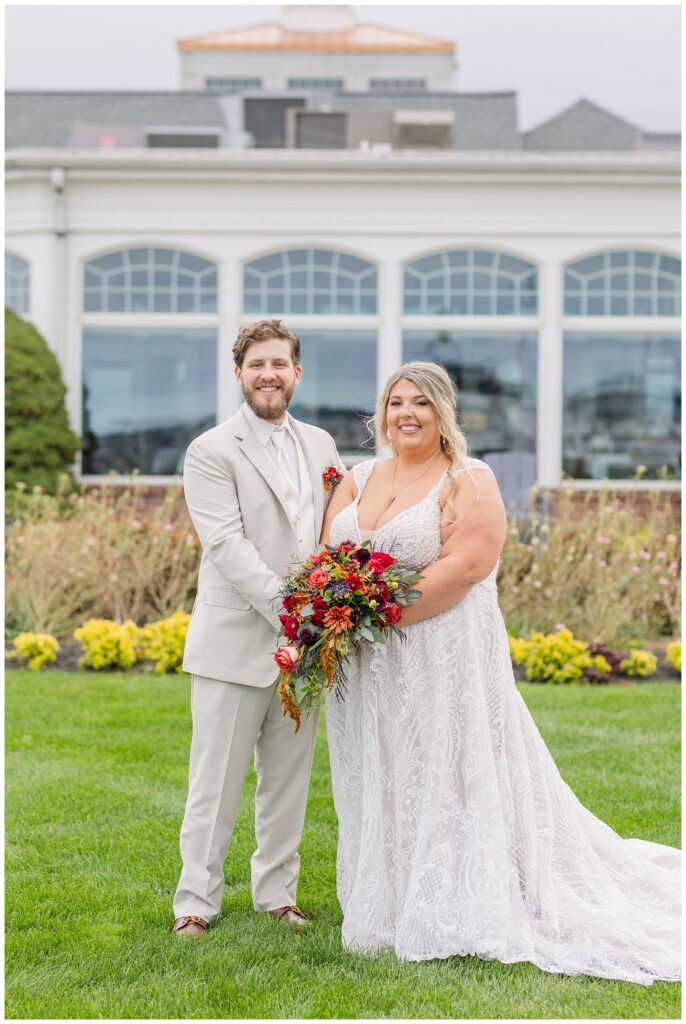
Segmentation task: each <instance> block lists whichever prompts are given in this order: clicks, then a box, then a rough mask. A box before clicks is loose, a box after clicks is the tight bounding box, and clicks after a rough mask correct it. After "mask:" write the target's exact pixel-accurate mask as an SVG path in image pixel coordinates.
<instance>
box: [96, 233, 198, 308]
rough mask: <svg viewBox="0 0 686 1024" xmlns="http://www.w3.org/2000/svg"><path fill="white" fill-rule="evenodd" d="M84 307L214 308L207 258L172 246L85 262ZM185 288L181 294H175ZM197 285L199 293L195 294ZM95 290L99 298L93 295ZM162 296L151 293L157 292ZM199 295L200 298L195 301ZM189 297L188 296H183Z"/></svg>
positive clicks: (127, 250) (133, 250)
mask: <svg viewBox="0 0 686 1024" xmlns="http://www.w3.org/2000/svg"><path fill="white" fill-rule="evenodd" d="M84 282H85V285H86V286H87V288H86V289H85V291H84V308H85V309H86V310H93V309H98V310H99V311H102V312H110V313H115V312H117V313H152V312H155V311H160V310H161V309H163V308H164V307H169V305H170V300H169V298H168V296H169V294H170V293H171V295H172V298H171V309H172V310H175V311H178V312H184V313H201V312H205V313H216V312H217V273H216V267H215V266H214V264H213V263H210V262H209V260H204V259H201V258H200V257H199V256H194V255H192V254H191V253H184V252H180V251H178V250H174V249H153V248H150V249H125V250H122V251H121V252H116V253H108V254H107V255H106V256H100V257H99V258H98V259H95V260H91V262H90V263H88V264H87V265H86V267H85V273H84ZM181 289H186V298H184V299H181V298H180V296H179V295H178V294H177V293H179V292H180V290H181ZM201 289H202V293H201ZM96 292H99V298H98V299H97V300H96V299H95V297H94V296H95V294H96ZM160 292H161V293H162V294H163V295H164V298H162V297H160V298H159V299H158V298H157V296H158V293H160ZM201 294H202V296H203V297H202V300H201V297H200V296H201ZM188 295H190V296H192V299H191V301H189V300H188V298H187V296H188Z"/></svg>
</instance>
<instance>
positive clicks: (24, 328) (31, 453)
mask: <svg viewBox="0 0 686 1024" xmlns="http://www.w3.org/2000/svg"><path fill="white" fill-rule="evenodd" d="M66 393H67V391H66V388H65V386H64V382H63V380H62V373H61V370H60V366H59V363H58V361H57V359H56V358H55V356H54V355H53V353H52V352H51V351H50V349H49V348H48V346H47V344H46V342H45V339H44V338H43V337H42V336H41V335H40V334H39V333H38V331H37V330H36V328H35V327H34V326H33V325H32V324H30V323H27V321H26V320H22V319H21V317H18V316H17V315H16V314H15V313H13V312H12V311H11V310H9V309H6V310H5V431H6V433H5V464H6V465H5V487H6V488H14V486H15V485H16V484H17V483H19V482H22V483H24V484H26V486H27V487H29V488H31V487H35V486H38V487H42V488H43V489H44V490H45V491H48V492H50V493H54V492H55V490H56V488H57V485H58V481H59V478H60V474H63V473H67V474H69V476H70V478H71V469H70V466H71V463H72V462H73V459H74V456H75V455H76V452H77V451H78V450H79V448H80V443H79V439H78V437H77V436H76V434H75V433H74V432H73V431H72V430H71V428H70V426H69V417H68V415H67V409H66V405H65V395H66Z"/></svg>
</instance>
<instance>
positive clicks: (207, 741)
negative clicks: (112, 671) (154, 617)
mask: <svg viewBox="0 0 686 1024" xmlns="http://www.w3.org/2000/svg"><path fill="white" fill-rule="evenodd" d="M233 357H234V362H235V364H236V365H235V371H234V372H235V375H236V380H237V381H238V382H239V384H240V386H241V389H242V391H243V397H244V398H245V404H244V405H243V406H241V408H240V410H239V411H238V412H237V413H236V415H235V416H233V417H232V418H231V419H229V420H226V421H225V422H224V423H221V424H219V426H217V427H213V428H212V429H211V430H208V431H207V432H206V433H204V434H201V435H200V437H197V438H196V439H195V440H194V441H193V442H192V443H191V444H190V446H189V448H188V452H187V454H186V459H185V464H184V470H183V483H184V491H185V496H186V502H187V505H188V509H189V512H190V515H191V519H192V520H193V525H194V526H195V528H196V530H197V532H198V536H199V537H200V541H201V544H202V549H203V553H202V561H201V563H200V576H199V581H198V593H197V597H196V601H195V606H194V609H193V615H192V618H191V623H190V626H189V629H188V636H187V639H186V649H185V654H184V662H183V667H184V669H185V670H186V671H187V672H190V673H192V683H191V708H192V715H193V739H192V743H191V757H190V771H189V792H188V800H187V803H186V812H185V815H184V819H183V825H182V827H181V856H182V858H183V870H182V872H181V879H180V881H179V886H178V889H177V890H176V895H175V897H174V916H175V921H174V926H173V931H174V932H175V933H176V934H177V935H185V936H199V935H203V934H204V933H205V932H206V931H207V928H208V925H209V923H210V922H211V921H212V920H213V919H214V918H215V917H217V915H218V914H219V911H220V909H221V902H222V894H223V891H224V861H225V859H226V853H227V850H228V846H229V841H230V839H231V833H232V831H233V824H234V820H235V817H236V811H237V810H238V805H239V802H240V797H241V791H242V789H243V782H244V780H245V775H246V772H247V769H248V765H249V762H250V755H251V754H252V752H253V749H254V751H255V771H256V773H257V792H256V794H255V835H256V839H257V849H256V851H255V853H254V854H253V856H252V860H251V874H252V895H253V904H254V907H255V910H258V911H268V912H269V913H271V914H273V915H274V916H275V917H278V918H280V919H281V920H283V921H288V922H290V923H292V924H295V925H304V924H306V923H307V920H308V919H307V918H306V917H305V915H304V914H303V913H302V911H301V910H299V909H298V907H297V906H296V889H297V884H298V868H299V862H300V858H299V856H298V845H299V843H300V838H301V836H302V829H303V822H304V817H305V805H306V802H307V789H308V785H309V778H310V769H311V766H312V754H313V750H314V741H315V735H316V729H317V716H316V715H313V716H312V717H311V718H310V719H309V720H308V721H303V726H302V728H301V730H300V732H299V733H298V734H297V735H295V734H294V732H293V724H292V722H291V721H290V720H289V719H287V718H284V717H283V715H282V713H281V706H280V701H279V697H278V694H277V691H276V679H277V676H278V671H277V668H276V665H275V663H274V658H273V655H274V652H275V650H276V636H277V632H278V630H279V628H280V622H279V611H280V607H279V603H278V600H277V595H278V591H279V587H280V585H281V579H282V577H283V576H284V575H285V574H286V573H287V571H288V567H289V564H290V563H291V562H294V561H296V560H297V559H299V558H304V557H305V556H307V555H308V554H310V553H311V552H312V551H313V550H314V549H315V548H316V546H317V544H318V541H319V533H320V531H321V526H322V518H323V515H324V511H325V505H326V504H327V500H328V497H329V496H330V492H329V493H327V492H326V491H325V489H324V483H323V478H322V474H323V473H324V472H325V471H326V470H327V468H328V467H330V466H332V465H333V466H335V467H336V469H338V470H341V471H343V470H344V467H343V464H342V462H341V460H340V458H339V455H338V452H337V451H336V446H335V444H334V441H333V439H332V438H331V437H330V436H329V434H327V433H325V432H324V431H323V430H320V429H319V428H318V427H312V426H309V425H308V424H305V423H300V422H299V421H297V420H294V419H292V417H290V416H289V415H288V413H287V411H286V410H287V407H288V403H289V401H290V398H291V396H292V394H293V391H294V389H295V387H296V385H297V383H298V381H299V380H300V375H301V373H302V370H301V366H300V342H299V340H298V338H297V337H296V335H295V334H293V333H292V332H291V331H289V330H288V329H287V328H286V327H285V325H284V324H283V323H281V321H279V320H260V321H259V322H258V323H254V324H251V325H250V326H249V327H243V328H242V329H241V331H240V333H239V335H238V339H237V341H236V344H235V345H234V348H233Z"/></svg>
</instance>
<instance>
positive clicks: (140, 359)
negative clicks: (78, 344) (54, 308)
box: [83, 327, 217, 475]
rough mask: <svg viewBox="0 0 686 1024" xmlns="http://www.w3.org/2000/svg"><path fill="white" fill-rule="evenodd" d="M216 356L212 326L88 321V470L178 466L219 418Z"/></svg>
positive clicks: (172, 469)
mask: <svg viewBox="0 0 686 1024" xmlns="http://www.w3.org/2000/svg"><path fill="white" fill-rule="evenodd" d="M216 359H217V335H216V332H215V331H213V330H185V329H176V328H170V329H168V330H157V329H154V330H152V329H151V330H143V329H134V328H122V329H120V328H116V329H113V328H92V327H87V328H85V330H84V336H83V444H84V449H83V472H84V473H85V474H102V473H109V472H111V471H113V470H114V471H115V472H117V473H124V474H127V473H131V471H132V470H134V469H137V470H139V471H140V472H141V473H144V474H151V475H167V474H173V473H177V472H180V470H181V464H182V458H183V455H184V453H185V451H186V448H187V446H188V444H189V443H190V441H191V440H192V439H193V438H194V437H196V436H197V435H198V434H200V433H202V431H203V430H207V429H208V428H209V427H212V426H214V424H215V422H216V411H217V406H216V402H217V398H216V391H217V364H216Z"/></svg>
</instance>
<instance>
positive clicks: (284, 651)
mask: <svg viewBox="0 0 686 1024" xmlns="http://www.w3.org/2000/svg"><path fill="white" fill-rule="evenodd" d="M299 659H300V654H299V652H298V648H297V647H279V649H278V651H277V652H276V654H275V655H274V661H275V662H276V664H277V665H278V666H279V668H280V669H281V671H282V672H292V671H293V669H294V668H295V666H296V665H297V664H298V661H299Z"/></svg>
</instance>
